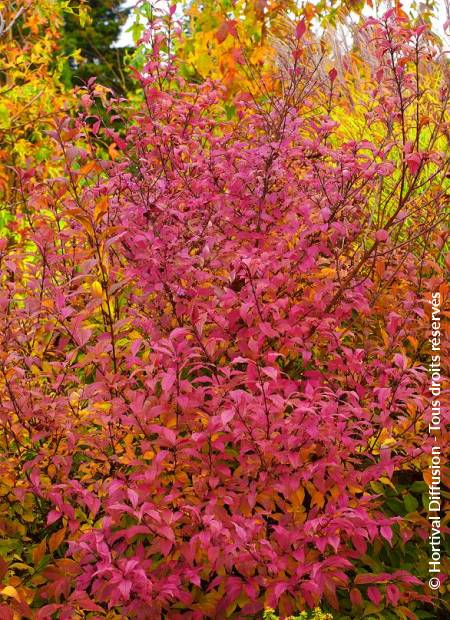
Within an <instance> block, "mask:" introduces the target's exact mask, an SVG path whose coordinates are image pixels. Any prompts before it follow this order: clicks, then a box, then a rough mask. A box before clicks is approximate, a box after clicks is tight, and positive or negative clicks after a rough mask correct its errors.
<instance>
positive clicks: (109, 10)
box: [64, 0, 131, 95]
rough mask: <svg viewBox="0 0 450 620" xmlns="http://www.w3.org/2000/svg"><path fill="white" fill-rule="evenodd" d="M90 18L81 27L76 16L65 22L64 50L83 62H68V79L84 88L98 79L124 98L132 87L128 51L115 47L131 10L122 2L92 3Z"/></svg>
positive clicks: (113, 0) (89, 12)
mask: <svg viewBox="0 0 450 620" xmlns="http://www.w3.org/2000/svg"><path fill="white" fill-rule="evenodd" d="M87 7H88V9H89V10H88V15H87V16H86V19H85V20H84V21H83V23H81V28H80V27H79V23H78V19H77V16H76V15H73V14H72V15H71V14H67V15H66V16H65V19H64V49H65V55H66V57H71V56H73V54H74V52H75V51H76V50H79V51H80V58H79V60H77V61H74V60H73V59H71V60H68V61H67V65H66V72H65V79H66V81H67V82H68V83H71V84H84V83H85V82H86V81H87V80H88V79H89V78H90V77H92V76H96V77H97V78H98V81H99V82H100V83H101V84H103V85H104V86H108V87H110V88H112V89H113V90H114V91H115V92H117V93H120V94H122V95H123V94H125V93H126V91H127V89H128V88H129V87H130V86H131V82H130V80H129V78H127V76H126V72H125V70H124V58H125V54H126V52H127V48H126V47H115V43H116V42H117V40H118V38H119V36H120V30H121V28H122V26H123V25H124V24H125V22H126V20H127V17H128V15H129V12H130V9H127V8H124V7H123V2H122V1H121V0H89V2H87Z"/></svg>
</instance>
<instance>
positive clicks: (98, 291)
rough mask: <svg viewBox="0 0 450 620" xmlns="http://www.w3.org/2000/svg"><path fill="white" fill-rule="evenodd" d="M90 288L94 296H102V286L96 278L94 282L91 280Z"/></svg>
mask: <svg viewBox="0 0 450 620" xmlns="http://www.w3.org/2000/svg"><path fill="white" fill-rule="evenodd" d="M91 290H92V293H93V294H94V297H98V298H99V299H101V298H102V297H103V288H102V285H101V283H100V282H99V281H98V280H94V282H92V285H91Z"/></svg>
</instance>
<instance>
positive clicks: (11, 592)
mask: <svg viewBox="0 0 450 620" xmlns="http://www.w3.org/2000/svg"><path fill="white" fill-rule="evenodd" d="M0 594H3V596H9V597H11V598H15V599H16V601H19V603H20V597H19V593H18V592H17V590H16V588H14V587H13V586H6V587H5V588H3V590H0Z"/></svg>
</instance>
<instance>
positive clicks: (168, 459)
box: [0, 10, 449, 620]
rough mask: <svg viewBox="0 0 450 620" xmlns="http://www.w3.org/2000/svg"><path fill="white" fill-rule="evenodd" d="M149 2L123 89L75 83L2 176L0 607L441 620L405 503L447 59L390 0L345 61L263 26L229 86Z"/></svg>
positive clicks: (86, 613) (437, 280)
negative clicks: (11, 200) (7, 199)
mask: <svg viewBox="0 0 450 620" xmlns="http://www.w3.org/2000/svg"><path fill="white" fill-rule="evenodd" d="M170 13H171V14H169V15H165V16H164V15H160V16H158V15H155V16H153V19H152V20H151V21H150V22H149V24H148V26H147V29H146V30H145V32H144V33H143V35H142V37H143V43H145V58H146V60H145V64H144V66H143V67H142V70H141V71H139V72H137V71H136V74H135V79H136V80H137V84H138V85H139V88H140V92H141V103H140V104H139V105H136V104H133V106H131V105H130V103H129V102H128V101H127V100H126V99H115V98H114V96H113V95H112V94H111V93H109V92H108V91H107V90H105V89H104V88H102V87H101V86H100V85H97V82H96V81H95V80H90V82H89V83H88V84H87V85H86V88H85V89H83V90H82V91H81V92H79V93H78V94H77V95H76V96H77V97H78V99H77V101H78V113H77V114H72V115H70V114H69V113H67V112H65V113H62V114H55V115H54V116H53V119H52V127H51V128H50V126H49V131H48V133H47V134H46V135H47V136H48V140H49V141H51V145H52V146H51V150H50V152H49V153H48V156H47V159H46V164H47V166H48V173H47V174H38V175H37V174H34V173H33V171H32V170H31V171H30V169H29V168H28V169H27V166H23V167H22V168H20V167H18V168H17V170H16V173H17V174H20V183H21V187H22V197H23V202H21V203H20V205H19V207H18V208H17V210H16V212H15V217H14V218H13V219H11V220H10V221H9V222H8V223H7V224H6V227H5V230H4V232H2V237H1V239H0V261H1V262H0V265H1V276H0V277H1V284H2V288H1V292H0V424H1V433H0V445H1V453H2V455H1V460H0V473H1V477H0V531H1V533H2V536H3V540H2V541H1V542H0V556H1V557H0V575H1V579H2V588H3V589H2V590H1V593H2V596H3V604H2V605H0V618H5V620H9V619H11V620H12V619H13V618H33V619H37V620H47V619H51V618H61V619H62V620H64V619H72V618H82V617H83V618H92V619H94V618H95V619H97V618H109V619H113V618H116V619H119V618H130V619H134V618H136V619H141V620H157V619H159V618H168V619H170V620H178V619H181V618H189V619H192V620H203V619H207V618H216V619H218V620H221V619H225V618H236V619H240V620H244V619H245V618H249V619H250V618H262V617H263V613H265V614H266V615H265V616H264V617H267V618H269V617H270V618H271V617H278V615H279V616H280V617H282V618H286V617H288V616H290V615H294V614H297V613H300V612H302V611H305V613H307V612H308V610H310V609H314V608H316V607H320V608H321V609H323V610H325V612H331V613H332V615H333V617H334V618H335V619H338V618H341V619H348V618H363V617H364V618H373V619H376V618H381V619H383V620H389V619H391V618H394V619H395V618H399V619H401V620H403V619H414V618H424V619H425V618H433V617H436V616H435V614H436V613H441V614H445V609H446V608H445V597H443V596H441V595H442V594H445V591H446V588H447V584H446V583H445V579H444V576H443V580H442V583H443V586H442V591H441V593H436V592H433V591H431V590H430V589H429V588H428V587H427V585H426V580H427V574H428V573H427V571H428V548H427V538H428V535H429V524H428V521H427V516H426V510H425V505H424V503H423V499H422V494H423V493H424V492H425V491H426V482H427V480H428V478H427V476H429V472H428V469H427V468H428V464H429V454H430V450H431V443H430V436H429V434H428V432H427V428H428V423H429V416H430V395H429V389H428V388H429V376H428V371H427V360H428V356H429V342H428V338H429V312H430V309H429V308H430V306H429V300H430V298H431V294H432V292H435V291H438V292H439V293H440V295H441V300H442V307H443V308H445V303H446V300H447V297H448V287H447V285H446V284H445V267H446V265H447V267H448V244H447V231H446V228H445V224H446V218H447V217H448V210H446V209H447V206H446V204H447V203H446V191H447V190H448V176H449V170H448V153H447V151H446V149H447V147H448V129H449V126H448V118H447V117H446V111H447V109H448V98H449V86H448V81H447V80H448V75H447V69H448V67H447V66H446V64H445V62H444V60H443V58H442V54H441V49H440V47H439V45H438V44H437V42H436V39H435V38H433V36H432V35H431V34H430V32H429V29H428V27H427V26H426V25H425V24H418V23H414V22H412V21H411V20H409V19H408V18H407V17H406V15H404V14H403V13H402V11H401V10H397V11H395V10H391V11H389V12H388V13H386V14H385V15H384V16H383V17H382V18H380V19H374V18H373V19H369V20H368V21H366V22H365V23H364V25H363V26H362V27H361V28H360V29H359V30H358V32H357V34H356V35H355V43H354V49H353V50H352V52H351V53H349V54H344V53H343V52H342V54H341V55H340V56H336V54H335V53H334V54H333V50H332V47H331V44H330V43H329V42H328V43H327V44H326V45H325V44H324V43H323V42H321V41H320V40H319V39H318V37H317V36H315V35H313V34H312V33H311V32H309V31H308V28H307V21H299V22H295V21H293V22H292V23H291V25H289V20H288V19H287V18H286V19H285V21H284V22H282V23H281V22H279V26H278V27H279V28H282V29H283V33H284V34H283V37H282V38H280V37H278V38H277V36H275V35H273V38H272V39H270V41H271V42H270V45H271V46H272V57H271V61H270V63H268V64H269V65H270V66H267V67H266V68H265V70H264V71H263V70H262V69H261V67H260V70H259V71H257V69H256V65H255V64H253V65H249V64H245V63H246V60H245V58H243V59H242V65H243V69H242V71H244V74H243V75H244V77H243V84H245V80H250V81H251V88H248V89H246V88H244V87H243V88H242V89H238V88H236V87H235V82H233V84H234V85H233V87H231V86H230V82H229V81H228V82H227V80H225V81H224V80H220V79H218V78H219V76H213V77H214V78H215V79H209V78H208V77H207V76H206V77H204V79H202V80H199V79H195V80H193V81H190V79H191V78H192V75H191V76H189V72H186V57H187V55H188V54H189V53H191V52H189V50H188V51H186V48H183V47H182V46H183V45H184V43H183V41H184V39H183V35H182V33H181V31H180V28H179V26H178V23H177V19H176V17H175V16H174V15H173V12H172V11H171V12H170ZM232 34H233V33H231V36H232ZM216 41H217V42H218V44H220V43H221V41H220V37H218V36H217V33H216ZM268 44H269V43H268ZM189 45H192V42H191V43H189ZM238 64H239V63H238ZM249 67H250V69H249ZM246 69H247V73H245V70H246ZM233 79H234V78H233ZM133 101H135V99H133ZM46 139H47V138H46ZM445 346H448V345H447V344H446V342H445V341H444V340H443V343H442V347H443V355H442V359H443V363H444V360H445V352H444V348H445ZM444 370H445V368H443V371H444ZM447 370H448V368H447ZM445 439H448V436H447V437H444V440H445ZM443 483H445V480H444V481H443ZM444 568H445V566H444ZM268 608H270V609H272V610H275V612H276V614H277V616H272V615H271V614H272V612H267V611H266V612H264V610H265V609H266V610H267V609H268ZM275 612H274V613H275ZM325 612H324V613H323V614H322V612H320V611H318V612H314V613H315V614H317V615H314V616H310V617H317V618H319V617H325V618H326V617H329V616H327V615H326V613H325ZM300 617H302V618H303V617H306V616H305V614H304V615H303V616H300ZM440 617H444V615H442V616H440Z"/></svg>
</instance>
